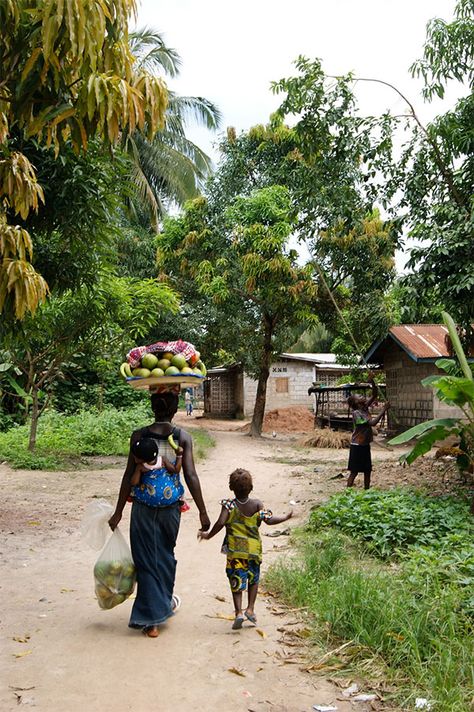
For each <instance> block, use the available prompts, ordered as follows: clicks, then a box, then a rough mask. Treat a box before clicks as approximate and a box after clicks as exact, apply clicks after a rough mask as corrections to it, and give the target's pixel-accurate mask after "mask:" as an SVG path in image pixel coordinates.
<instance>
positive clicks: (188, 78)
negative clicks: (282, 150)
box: [137, 0, 455, 159]
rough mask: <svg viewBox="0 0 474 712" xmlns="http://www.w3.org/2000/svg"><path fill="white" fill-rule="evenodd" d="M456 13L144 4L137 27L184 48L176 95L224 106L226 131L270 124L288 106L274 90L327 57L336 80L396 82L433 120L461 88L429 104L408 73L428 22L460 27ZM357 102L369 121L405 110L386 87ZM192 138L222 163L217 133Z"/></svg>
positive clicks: (349, 2) (215, 0)
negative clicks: (302, 65)
mask: <svg viewBox="0 0 474 712" xmlns="http://www.w3.org/2000/svg"><path fill="white" fill-rule="evenodd" d="M454 7H455V0H286V1H285V2H283V1H282V0H240V1H239V2H228V0H200V1H199V2H197V1H196V0H168V2H162V1H161V0H139V14H138V21H137V25H138V26H143V25H147V26H149V27H152V28H154V29H157V30H159V31H161V32H163V33H164V36H165V41H166V43H167V44H168V45H169V46H171V47H174V48H175V49H176V50H178V52H179V53H180V55H181V57H182V59H183V67H182V71H181V75H180V77H179V78H177V79H174V80H171V81H169V85H170V87H171V88H172V89H173V90H175V91H177V92H178V93H180V94H186V95H194V96H204V97H206V98H208V99H210V100H212V101H214V102H215V103H216V104H217V105H218V106H219V108H220V110H221V112H222V114H223V130H225V128H226V127H227V126H234V127H235V128H236V129H237V131H241V130H243V129H248V128H249V127H250V126H253V125H255V124H257V123H265V122H266V121H267V119H268V117H269V115H270V113H271V112H272V111H274V110H275V109H276V107H277V106H278V104H279V103H280V100H281V99H279V97H278V96H274V95H273V94H272V93H271V91H270V83H271V82H272V81H274V80H278V79H281V78H282V77H287V76H291V74H292V73H293V71H294V68H293V67H292V62H293V61H294V60H295V59H296V58H297V57H298V55H300V54H303V55H305V56H307V57H309V58H314V57H319V58H321V60H322V62H323V68H324V70H325V71H326V72H327V73H328V74H344V73H346V72H349V71H353V72H354V73H355V74H356V75H359V76H362V77H371V78H376V79H384V80H386V81H389V82H391V83H392V84H395V85H396V86H397V87H398V88H399V89H400V90H401V91H402V92H403V93H404V94H406V95H407V97H408V98H409V99H410V100H411V101H412V102H413V103H414V105H415V107H416V110H417V113H418V114H419V116H420V117H421V119H422V120H423V121H428V120H429V119H430V118H432V117H433V116H435V115H436V114H437V113H441V112H443V111H445V110H447V109H448V108H449V106H450V105H452V103H453V102H454V99H455V93H454V91H455V90H453V93H452V94H448V96H447V98H446V100H445V101H444V102H440V101H437V102H433V103H432V104H425V103H424V102H423V100H422V98H421V96H420V87H421V84H420V82H419V81H416V80H414V79H412V78H411V76H410V74H409V72H408V68H409V66H410V65H411V63H412V62H413V61H414V60H415V59H417V58H418V57H420V56H421V53H422V48H423V43H424V40H425V36H426V23H427V22H428V20H430V19H431V18H433V17H442V18H443V19H445V20H450V19H451V18H452V16H453V10H454ZM357 96H358V99H359V103H360V108H361V110H362V111H363V112H365V113H370V114H372V113H374V114H380V113H382V112H383V111H385V110H387V109H390V110H391V111H392V112H393V113H403V111H404V110H405V107H404V105H403V102H402V100H401V99H400V98H399V97H398V96H397V95H396V94H395V93H394V92H393V91H391V90H390V89H388V88H385V87H383V86H381V85H377V84H368V83H365V82H364V83H360V84H359V85H358V86H357ZM189 135H190V138H192V139H193V140H194V141H195V142H196V143H198V144H199V145H200V146H201V147H202V148H203V149H204V150H206V152H207V153H209V154H210V155H212V156H213V158H214V159H216V158H217V152H216V151H215V149H214V148H213V143H214V142H215V141H216V136H215V135H212V134H210V133H209V132H207V131H204V130H196V129H194V130H192V131H190V132H189Z"/></svg>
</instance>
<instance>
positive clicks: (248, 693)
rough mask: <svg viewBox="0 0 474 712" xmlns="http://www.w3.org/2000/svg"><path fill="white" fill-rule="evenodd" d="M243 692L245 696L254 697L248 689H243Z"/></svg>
mask: <svg viewBox="0 0 474 712" xmlns="http://www.w3.org/2000/svg"><path fill="white" fill-rule="evenodd" d="M242 694H243V696H244V697H253V695H252V693H251V692H249V691H248V690H242Z"/></svg>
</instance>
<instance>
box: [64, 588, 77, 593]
mask: <svg viewBox="0 0 474 712" xmlns="http://www.w3.org/2000/svg"><path fill="white" fill-rule="evenodd" d="M75 590H76V589H75V588H62V589H61V593H73V592H74V591H75Z"/></svg>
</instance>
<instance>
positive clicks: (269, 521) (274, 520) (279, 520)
mask: <svg viewBox="0 0 474 712" xmlns="http://www.w3.org/2000/svg"><path fill="white" fill-rule="evenodd" d="M292 516H293V510H291V511H290V512H288V514H282V515H280V516H279V517H278V516H275V515H274V514H272V516H271V517H268V518H266V519H264V520H263V521H264V522H265V524H270V525H271V524H281V523H282V522H286V521H287V520H288V519H291V517H292Z"/></svg>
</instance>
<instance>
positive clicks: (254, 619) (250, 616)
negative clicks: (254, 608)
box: [245, 611, 257, 625]
mask: <svg viewBox="0 0 474 712" xmlns="http://www.w3.org/2000/svg"><path fill="white" fill-rule="evenodd" d="M245 617H246V619H247V620H248V621H250V622H251V623H253V624H254V625H257V616H256V615H255V613H247V611H245Z"/></svg>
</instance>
